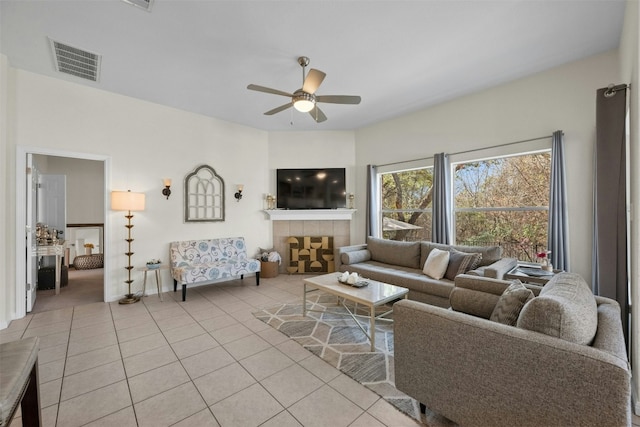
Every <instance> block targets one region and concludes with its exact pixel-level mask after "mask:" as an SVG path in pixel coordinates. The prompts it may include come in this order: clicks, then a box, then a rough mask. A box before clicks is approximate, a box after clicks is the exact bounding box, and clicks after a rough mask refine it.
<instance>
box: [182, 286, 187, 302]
mask: <svg viewBox="0 0 640 427" xmlns="http://www.w3.org/2000/svg"><path fill="white" fill-rule="evenodd" d="M186 300H187V285H182V301H186Z"/></svg>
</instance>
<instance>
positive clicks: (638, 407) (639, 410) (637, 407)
mask: <svg viewBox="0 0 640 427" xmlns="http://www.w3.org/2000/svg"><path fill="white" fill-rule="evenodd" d="M631 405H632V406H631V409H632V410H633V413H634V414H635V415H638V416H640V402H639V401H638V395H637V394H636V384H635V380H634V379H633V377H632V378H631Z"/></svg>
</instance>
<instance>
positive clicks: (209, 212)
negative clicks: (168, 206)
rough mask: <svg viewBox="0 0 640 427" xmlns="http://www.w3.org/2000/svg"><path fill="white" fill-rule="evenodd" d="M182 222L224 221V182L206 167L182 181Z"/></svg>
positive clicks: (210, 168)
mask: <svg viewBox="0 0 640 427" xmlns="http://www.w3.org/2000/svg"><path fill="white" fill-rule="evenodd" d="M184 221H185V222H211V221H224V180H223V179H222V177H221V176H219V175H218V174H216V171H215V170H214V169H213V168H212V167H211V166H207V165H202V166H198V167H197V168H195V169H194V171H193V172H191V173H190V174H188V175H187V176H186V177H185V179H184Z"/></svg>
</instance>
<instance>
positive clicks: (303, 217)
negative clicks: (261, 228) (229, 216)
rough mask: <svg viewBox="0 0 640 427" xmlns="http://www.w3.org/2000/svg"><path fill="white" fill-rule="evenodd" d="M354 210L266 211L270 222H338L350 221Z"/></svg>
mask: <svg viewBox="0 0 640 427" xmlns="http://www.w3.org/2000/svg"><path fill="white" fill-rule="evenodd" d="M355 211H356V210H355V209H266V210H264V213H266V214H267V215H268V216H269V219H271V220H272V221H338V220H351V219H352V217H353V214H354V213H355Z"/></svg>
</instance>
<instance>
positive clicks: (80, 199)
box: [15, 146, 110, 318]
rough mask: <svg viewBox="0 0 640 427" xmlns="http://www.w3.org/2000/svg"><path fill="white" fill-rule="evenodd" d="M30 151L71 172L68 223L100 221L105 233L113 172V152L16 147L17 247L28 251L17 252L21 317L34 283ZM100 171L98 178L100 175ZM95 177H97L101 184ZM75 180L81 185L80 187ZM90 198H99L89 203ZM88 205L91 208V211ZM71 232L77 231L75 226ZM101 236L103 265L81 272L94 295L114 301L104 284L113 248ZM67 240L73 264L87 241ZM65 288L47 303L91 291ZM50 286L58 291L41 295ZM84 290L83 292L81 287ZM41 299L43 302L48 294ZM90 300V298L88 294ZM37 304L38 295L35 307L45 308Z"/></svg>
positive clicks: (51, 169) (53, 168)
mask: <svg viewBox="0 0 640 427" xmlns="http://www.w3.org/2000/svg"><path fill="white" fill-rule="evenodd" d="M30 156H31V157H35V158H36V159H40V161H41V162H43V163H45V162H46V163H48V164H47V165H46V167H44V168H43V169H44V170H45V171H46V172H47V173H56V174H59V173H61V172H62V173H63V174H65V175H67V176H68V177H69V179H68V186H69V191H68V192H67V194H68V200H67V202H66V204H67V210H68V211H69V214H68V215H67V221H66V224H65V225H68V224H69V223H71V225H78V224H89V221H90V225H95V224H100V228H101V230H102V231H101V234H102V236H108V232H107V230H108V228H107V227H108V224H107V221H106V219H107V193H108V192H107V183H108V182H109V179H108V177H109V170H110V166H109V164H110V160H109V157H107V156H101V155H93V154H87V153H77V152H67V151H61V150H52V149H39V148H33V147H21V146H18V147H17V149H16V157H17V158H16V253H17V254H20V253H23V254H25V257H19V256H18V257H16V294H15V295H16V318H21V317H24V316H25V315H26V312H27V303H26V295H27V290H28V288H29V283H28V279H27V266H28V264H29V262H28V259H27V256H26V255H29V256H30V254H31V253H32V252H33V251H32V246H31V245H29V244H28V239H25V233H26V235H27V237H29V236H30V235H32V234H33V233H34V230H32V229H31V228H30V224H29V222H30V221H29V220H28V219H27V212H28V209H27V205H28V203H30V199H31V198H32V195H31V194H29V193H28V191H27V185H25V183H26V182H27V178H28V177H29V174H30V170H28V169H27V158H28V157H30ZM88 173H89V174H93V176H94V179H93V181H94V185H93V187H92V188H87V182H90V179H87V174H88ZM96 173H97V174H98V176H99V179H96V178H95V177H96ZM96 182H98V184H97V186H96ZM74 186H75V187H76V188H75V189H74ZM78 188H80V190H78ZM79 191H80V192H81V191H85V192H86V191H91V197H87V194H86V193H84V194H82V193H80V195H78V192H79ZM74 194H75V195H74ZM87 199H89V200H94V201H97V202H96V203H86V201H87ZM87 211H88V212H89V213H88V214H87ZM68 233H69V229H68V228H67V227H65V234H68ZM71 234H73V232H72V233H71ZM102 236H101V238H100V239H99V245H96V246H99V251H100V253H101V255H102V257H103V260H104V261H103V268H102V269H100V271H85V272H81V276H82V279H81V280H83V281H84V282H85V283H90V284H91V287H93V292H94V295H93V296H90V297H89V298H93V299H94V300H98V301H109V300H110V290H109V287H108V286H105V284H107V283H109V278H108V276H109V273H108V272H109V269H108V257H107V256H106V254H107V253H108V242H107V240H108V239H103V238H102ZM65 240H66V236H65ZM66 243H68V245H65V246H67V247H68V248H69V249H73V251H71V250H69V251H66V260H65V264H71V263H72V262H73V258H71V256H70V255H71V254H72V253H73V254H74V256H75V255H77V254H78V253H82V254H83V255H84V253H85V252H84V250H85V249H84V247H83V248H76V246H77V245H76V242H70V241H69V242H66ZM72 245H73V246H72ZM70 268H71V269H72V268H73V267H71V266H70ZM96 270H97V269H96ZM73 274H74V273H73V272H71V275H70V276H72V275H73ZM70 279H71V277H70ZM96 286H98V288H96ZM69 289H71V288H69ZM96 289H97V292H98V294H97V295H95V292H96ZM64 291H65V288H64V287H63V288H61V291H60V293H59V294H58V295H53V297H51V298H50V301H55V303H54V304H53V303H49V304H47V305H48V306H49V307H52V308H59V307H60V306H65V304H66V303H67V302H68V305H77V304H79V303H82V300H83V299H84V298H85V297H86V295H82V296H80V299H78V296H79V294H78V293H77V292H73V293H71V292H67V293H65V292H64ZM83 291H89V286H87V288H86V289H83ZM47 292H49V293H53V291H48V290H47V291H42V293H41V295H42V296H44V297H47V294H46V293H47ZM65 294H66V295H65ZM80 294H82V292H81V293H80ZM42 302H44V300H43V301H42ZM87 302H91V301H89V300H87ZM37 306H38V298H36V310H37V311H41V310H38V309H37Z"/></svg>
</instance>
